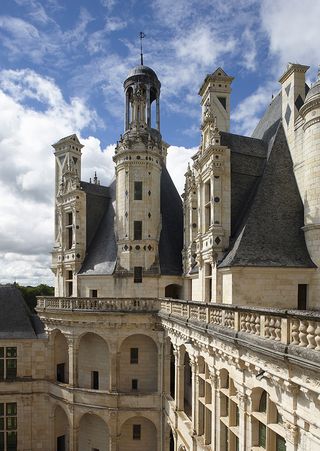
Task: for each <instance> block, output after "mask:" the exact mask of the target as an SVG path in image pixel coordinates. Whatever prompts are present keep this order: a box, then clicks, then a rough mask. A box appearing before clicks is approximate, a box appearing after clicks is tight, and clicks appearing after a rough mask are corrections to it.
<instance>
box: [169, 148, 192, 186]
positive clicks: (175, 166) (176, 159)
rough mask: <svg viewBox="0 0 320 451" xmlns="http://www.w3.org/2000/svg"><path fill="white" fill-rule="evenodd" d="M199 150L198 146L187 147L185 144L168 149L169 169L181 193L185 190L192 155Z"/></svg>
mask: <svg viewBox="0 0 320 451" xmlns="http://www.w3.org/2000/svg"><path fill="white" fill-rule="evenodd" d="M197 150H198V149H197V148H196V147H192V148H190V149H187V148H186V147H183V146H170V147H169V149H168V157H167V169H168V171H169V173H170V176H171V178H172V180H173V183H174V184H175V186H176V188H177V190H178V193H179V194H182V193H183V190H184V174H185V173H186V172H187V167H188V163H190V165H191V163H192V160H191V157H192V156H193V155H194V154H195V153H196V152H197Z"/></svg>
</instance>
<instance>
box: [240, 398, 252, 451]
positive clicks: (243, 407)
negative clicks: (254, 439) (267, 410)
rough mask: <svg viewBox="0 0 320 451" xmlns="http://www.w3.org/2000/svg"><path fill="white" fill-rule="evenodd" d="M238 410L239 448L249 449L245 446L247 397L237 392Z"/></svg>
mask: <svg viewBox="0 0 320 451" xmlns="http://www.w3.org/2000/svg"><path fill="white" fill-rule="evenodd" d="M237 398H238V408H239V448H240V449H249V446H248V444H247V405H248V396H247V395H246V394H245V393H243V392H240V391H238V393H237Z"/></svg>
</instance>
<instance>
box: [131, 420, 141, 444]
mask: <svg viewBox="0 0 320 451" xmlns="http://www.w3.org/2000/svg"><path fill="white" fill-rule="evenodd" d="M132 438H133V440H141V424H133V425H132Z"/></svg>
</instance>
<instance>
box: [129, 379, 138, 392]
mask: <svg viewBox="0 0 320 451" xmlns="http://www.w3.org/2000/svg"><path fill="white" fill-rule="evenodd" d="M131 388H132V390H138V379H132V380H131Z"/></svg>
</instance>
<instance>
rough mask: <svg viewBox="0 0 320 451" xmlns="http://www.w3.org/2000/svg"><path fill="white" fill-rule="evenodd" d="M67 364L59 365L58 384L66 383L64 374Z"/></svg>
mask: <svg viewBox="0 0 320 451" xmlns="http://www.w3.org/2000/svg"><path fill="white" fill-rule="evenodd" d="M64 370H65V364H64V363H58V365H57V381H58V382H62V383H64V382H65V378H64V374H65V371H64Z"/></svg>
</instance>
